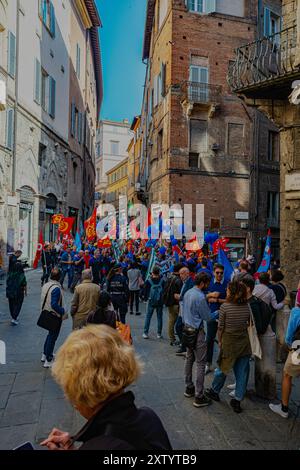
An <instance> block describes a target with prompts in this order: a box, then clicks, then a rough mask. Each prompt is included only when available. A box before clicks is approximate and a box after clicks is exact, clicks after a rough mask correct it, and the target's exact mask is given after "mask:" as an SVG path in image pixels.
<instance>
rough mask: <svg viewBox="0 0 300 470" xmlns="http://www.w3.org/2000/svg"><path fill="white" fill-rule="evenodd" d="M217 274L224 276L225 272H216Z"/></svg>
mask: <svg viewBox="0 0 300 470" xmlns="http://www.w3.org/2000/svg"><path fill="white" fill-rule="evenodd" d="M216 274H222V275H223V274H224V272H223V271H216Z"/></svg>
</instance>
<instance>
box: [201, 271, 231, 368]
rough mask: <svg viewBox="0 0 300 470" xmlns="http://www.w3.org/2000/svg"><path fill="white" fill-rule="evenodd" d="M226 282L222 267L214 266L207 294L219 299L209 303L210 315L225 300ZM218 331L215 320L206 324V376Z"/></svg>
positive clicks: (210, 365)
mask: <svg viewBox="0 0 300 470" xmlns="http://www.w3.org/2000/svg"><path fill="white" fill-rule="evenodd" d="M227 285H228V282H226V281H225V279H224V266H223V265H222V264H215V265H214V276H213V279H212V280H211V283H210V285H209V289H208V292H209V293H211V292H218V293H219V297H218V298H216V302H213V303H210V304H209V306H210V311H211V313H215V312H216V311H217V310H219V309H220V307H221V305H222V304H223V303H224V302H225V299H226V290H227ZM217 331H218V323H217V321H216V320H211V321H209V322H208V323H207V336H206V342H207V364H206V368H205V373H206V374H208V373H209V372H211V371H212V370H213V369H212V362H213V354H214V344H215V339H216V335H217Z"/></svg>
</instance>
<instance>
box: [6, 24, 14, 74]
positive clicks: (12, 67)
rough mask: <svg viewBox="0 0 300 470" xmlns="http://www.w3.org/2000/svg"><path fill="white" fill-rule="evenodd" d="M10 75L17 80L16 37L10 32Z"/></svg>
mask: <svg viewBox="0 0 300 470" xmlns="http://www.w3.org/2000/svg"><path fill="white" fill-rule="evenodd" d="M7 62H8V73H9V75H10V76H11V77H13V78H15V75H16V36H15V35H14V34H13V33H12V32H11V31H9V33H8V61H7Z"/></svg>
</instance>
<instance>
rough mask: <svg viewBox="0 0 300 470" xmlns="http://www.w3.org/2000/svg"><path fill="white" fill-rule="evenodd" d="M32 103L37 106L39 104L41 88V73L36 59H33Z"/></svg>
mask: <svg viewBox="0 0 300 470" xmlns="http://www.w3.org/2000/svg"><path fill="white" fill-rule="evenodd" d="M34 67H35V70H34V77H35V79H34V101H35V102H36V103H37V104H41V87H42V81H41V79H42V73H41V64H40V63H39V61H38V60H37V59H35V64H34Z"/></svg>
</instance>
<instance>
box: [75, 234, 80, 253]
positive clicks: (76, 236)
mask: <svg viewBox="0 0 300 470" xmlns="http://www.w3.org/2000/svg"><path fill="white" fill-rule="evenodd" d="M75 246H76V251H80V250H81V240H80V235H79V233H78V232H76V235H75Z"/></svg>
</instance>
